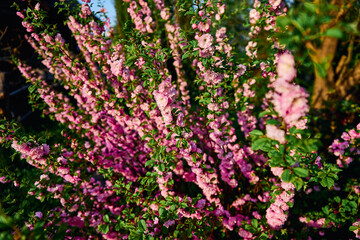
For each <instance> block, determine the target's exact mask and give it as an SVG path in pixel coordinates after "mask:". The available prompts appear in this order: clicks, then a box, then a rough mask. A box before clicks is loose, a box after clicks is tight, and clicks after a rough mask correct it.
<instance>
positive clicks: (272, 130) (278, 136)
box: [266, 125, 286, 144]
mask: <svg viewBox="0 0 360 240" xmlns="http://www.w3.org/2000/svg"><path fill="white" fill-rule="evenodd" d="M266 136H267V137H268V138H271V139H274V140H277V141H279V143H280V144H284V143H285V142H286V140H285V132H284V130H281V129H278V128H277V127H276V126H274V125H266Z"/></svg>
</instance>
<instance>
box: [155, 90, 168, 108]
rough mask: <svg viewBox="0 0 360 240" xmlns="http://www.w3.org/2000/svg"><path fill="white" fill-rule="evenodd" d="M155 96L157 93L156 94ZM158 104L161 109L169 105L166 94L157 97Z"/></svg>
mask: <svg viewBox="0 0 360 240" xmlns="http://www.w3.org/2000/svg"><path fill="white" fill-rule="evenodd" d="M154 94H155V93H154ZM154 97H155V101H156V104H157V105H158V106H159V108H160V109H163V108H165V107H166V106H167V105H168V104H169V100H170V99H169V98H168V97H167V96H165V95H164V94H161V93H158V94H156V95H155V96H154Z"/></svg>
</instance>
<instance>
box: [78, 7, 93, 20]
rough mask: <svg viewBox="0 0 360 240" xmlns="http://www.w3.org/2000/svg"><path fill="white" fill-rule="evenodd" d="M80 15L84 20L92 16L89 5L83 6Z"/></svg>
mask: <svg viewBox="0 0 360 240" xmlns="http://www.w3.org/2000/svg"><path fill="white" fill-rule="evenodd" d="M79 15H80V17H82V18H86V17H87V16H89V15H91V9H90V7H89V5H87V4H83V5H82V6H81V13H80V14H79Z"/></svg>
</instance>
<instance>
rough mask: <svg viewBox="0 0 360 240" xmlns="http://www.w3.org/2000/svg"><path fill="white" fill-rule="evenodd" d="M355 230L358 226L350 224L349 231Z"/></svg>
mask: <svg viewBox="0 0 360 240" xmlns="http://www.w3.org/2000/svg"><path fill="white" fill-rule="evenodd" d="M355 230H358V227H357V226H350V227H349V231H352V232H353V231H355Z"/></svg>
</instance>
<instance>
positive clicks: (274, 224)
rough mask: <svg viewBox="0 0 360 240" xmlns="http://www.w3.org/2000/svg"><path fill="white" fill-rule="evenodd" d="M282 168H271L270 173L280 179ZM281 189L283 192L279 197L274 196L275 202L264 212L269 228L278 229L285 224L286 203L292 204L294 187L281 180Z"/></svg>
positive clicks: (287, 208) (287, 206) (287, 207)
mask: <svg viewBox="0 0 360 240" xmlns="http://www.w3.org/2000/svg"><path fill="white" fill-rule="evenodd" d="M283 171H284V170H283V168H279V167H272V168H271V172H272V173H273V174H274V175H275V176H277V177H279V178H280V179H281V174H282V173H283ZM281 188H282V189H283V190H284V191H282V192H281V193H280V194H279V195H276V196H275V202H274V203H272V204H271V205H270V207H269V208H268V209H267V210H266V219H267V222H268V224H269V226H270V227H271V228H273V229H280V228H281V227H282V226H283V225H284V223H285V222H286V220H287V218H288V216H287V212H288V210H289V208H290V207H289V205H288V204H287V203H289V202H291V203H294V196H295V194H294V190H295V186H294V185H293V184H292V183H290V182H283V181H282V180H281ZM288 192H290V193H288Z"/></svg>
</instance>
